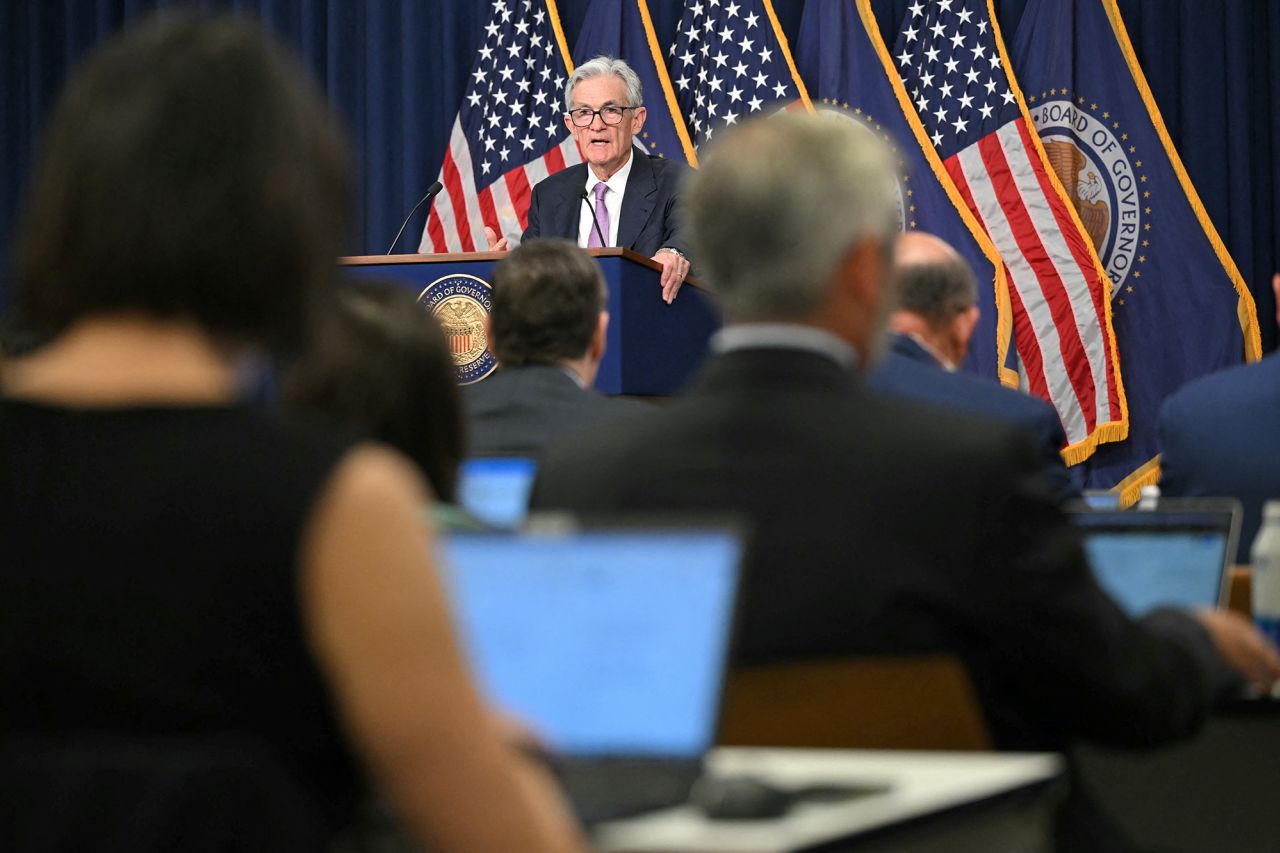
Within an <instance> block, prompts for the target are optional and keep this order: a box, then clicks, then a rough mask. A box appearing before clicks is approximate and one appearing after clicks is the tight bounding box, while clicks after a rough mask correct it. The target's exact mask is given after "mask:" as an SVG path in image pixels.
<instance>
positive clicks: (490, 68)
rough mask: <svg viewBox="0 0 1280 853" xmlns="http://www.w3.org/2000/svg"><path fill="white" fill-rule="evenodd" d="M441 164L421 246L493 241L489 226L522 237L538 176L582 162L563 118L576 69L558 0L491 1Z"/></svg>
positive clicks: (463, 248) (466, 247)
mask: <svg viewBox="0 0 1280 853" xmlns="http://www.w3.org/2000/svg"><path fill="white" fill-rule="evenodd" d="M484 32H485V38H484V43H483V45H482V46H481V47H480V52H479V55H478V56H477V57H476V63H475V66H474V67H473V68H472V70H471V77H470V83H469V84H468V86H467V93H466V97H465V99H464V100H463V104H462V109H461V110H460V111H459V112H458V117H457V118H456V119H455V120H454V122H453V130H452V132H451V133H450V135H449V149H448V150H447V151H446V152H445V155H444V165H442V166H441V167H440V182H441V183H442V184H444V191H443V192H441V193H440V194H439V195H438V196H436V199H435V202H434V203H433V204H432V206H431V212H430V213H429V214H428V216H427V227H426V229H425V230H424V231H423V233H422V245H421V246H420V247H419V249H418V251H420V252H423V253H432V252H471V251H477V250H480V251H483V250H484V249H486V248H488V244H487V243H486V241H485V235H484V227H485V226H486V225H488V226H489V227H490V228H492V229H493V230H494V231H495V232H496V233H497V234H498V235H499V236H503V235H505V236H506V237H507V238H508V239H509V240H510V241H511V245H513V246H514V245H515V244H516V243H517V242H519V240H520V234H521V232H523V231H524V227H525V224H526V222H527V221H528V214H529V193H530V190H531V189H532V187H533V185H534V184H536V183H538V181H540V180H542V179H543V178H545V177H546V176H547V175H550V174H553V173H555V172H558V171H560V170H561V169H563V168H564V167H566V166H572V165H574V164H575V163H580V162H582V155H581V153H579V151H578V146H577V143H575V142H574V141H573V137H572V136H570V135H569V131H568V130H567V129H566V128H565V126H564V119H563V115H564V84H565V82H566V80H567V79H568V75H569V74H571V73H572V72H573V65H572V62H571V60H570V59H569V55H568V51H567V50H566V49H565V42H564V34H563V31H562V30H561V28H560V21H559V15H558V12H557V10H556V5H555V0H540V2H532V0H494V2H493V4H492V9H491V11H490V13H489V21H488V24H487V25H486V26H485V28H484Z"/></svg>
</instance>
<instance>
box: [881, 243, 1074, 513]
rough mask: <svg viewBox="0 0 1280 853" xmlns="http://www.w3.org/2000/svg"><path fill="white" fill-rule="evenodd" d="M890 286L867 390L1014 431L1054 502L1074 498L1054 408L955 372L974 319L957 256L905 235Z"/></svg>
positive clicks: (967, 273)
mask: <svg viewBox="0 0 1280 853" xmlns="http://www.w3.org/2000/svg"><path fill="white" fill-rule="evenodd" d="M893 287H894V292H895V297H896V299H897V303H896V307H895V310H894V311H893V313H892V315H890V318H889V335H888V341H887V344H888V346H887V347H886V350H887V351H886V353H885V356H884V358H883V359H882V361H881V363H880V365H879V366H878V367H877V368H876V369H875V371H874V372H873V373H872V374H871V376H870V377H868V380H867V384H868V386H869V387H870V388H872V389H873V390H875V391H879V392H881V393H884V394H886V395H890V396H894V397H903V398H908V399H912V400H917V401H920V402H924V403H929V404H931V405H934V406H937V407H938V408H941V409H946V410H951V411H958V412H964V413H965V414H968V415H980V416H984V417H987V418H989V419H991V420H994V421H998V422H1000V423H1003V424H1012V425H1014V426H1017V427H1021V428H1022V430H1023V431H1024V432H1025V433H1026V434H1027V435H1028V436H1030V437H1031V439H1032V440H1033V441H1034V442H1035V446H1036V448H1037V451H1038V452H1039V454H1040V456H1041V458H1042V459H1043V461H1044V471H1045V475H1046V476H1047V477H1048V478H1049V479H1050V480H1051V481H1052V482H1053V486H1054V491H1055V494H1057V495H1058V497H1059V499H1060V500H1069V499H1072V498H1078V497H1080V488H1079V486H1077V485H1076V484H1075V482H1074V481H1073V480H1072V478H1071V475H1070V473H1069V472H1068V471H1067V469H1066V466H1065V465H1063V462H1062V456H1061V455H1060V453H1059V451H1060V450H1061V449H1062V446H1063V445H1064V444H1065V443H1066V435H1065V434H1064V433H1063V431H1062V424H1061V422H1060V421H1059V420H1058V413H1057V412H1056V411H1054V409H1053V407H1052V406H1050V405H1049V404H1048V403H1046V402H1044V401H1043V400H1039V399H1037V398H1035V397H1032V396H1031V395H1030V394H1025V393H1023V392H1021V391H1017V390H1014V389H1012V388H1006V387H1004V386H1003V385H1001V384H999V383H998V382H995V381H993V380H988V379H984V378H982V377H980V376H974V375H973V374H970V373H962V372H959V367H960V364H961V363H962V362H963V361H964V358H965V355H966V354H967V353H968V352H969V343H970V341H972V340H973V333H974V330H975V329H976V328H977V326H978V318H979V314H980V312H979V308H978V304H977V303H978V286H977V282H976V281H975V280H974V277H973V272H972V271H971V270H970V269H969V265H968V264H967V263H965V260H964V258H962V257H960V255H959V254H958V253H957V252H956V250H955V249H953V248H951V246H949V245H947V243H945V242H943V241H942V240H940V239H938V238H937V237H934V236H933V235H932V234H926V233H924V232H922V231H908V232H907V233H905V234H903V235H901V236H900V237H899V238H898V240H897V243H896V245H895V248H894V273H893Z"/></svg>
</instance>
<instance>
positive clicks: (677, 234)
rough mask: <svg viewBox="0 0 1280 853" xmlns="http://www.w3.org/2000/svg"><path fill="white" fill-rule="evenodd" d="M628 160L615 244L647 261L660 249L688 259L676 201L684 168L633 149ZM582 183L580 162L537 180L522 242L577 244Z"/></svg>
mask: <svg viewBox="0 0 1280 853" xmlns="http://www.w3.org/2000/svg"><path fill="white" fill-rule="evenodd" d="M631 157H632V161H633V162H632V164H631V174H630V175H629V176H628V177H627V189H626V192H625V193H624V194H623V196H622V211H621V213H620V214H619V216H618V242H617V245H618V246H620V247H621V248H624V249H631V250H633V251H635V252H638V253H640V254H641V255H644V256H645V257H646V258H651V257H653V256H654V255H655V254H656V253H657V251H658V250H659V249H662V248H671V249H679V250H680V251H681V252H682V253H683V254H685V255H686V256H687V255H689V254H690V251H689V239H688V236H687V235H686V234H685V229H684V220H683V216H682V215H681V210H680V205H679V201H678V198H677V193H678V190H679V184H680V179H681V178H682V177H683V176H684V174H685V172H686V171H687V168H688V167H686V166H685V165H684V164H683V163H678V162H676V161H675V160H666V159H663V158H661V157H650V156H648V155H646V154H641V153H640V151H639V150H633V151H632V152H631ZM586 180H587V164H586V163H578V164H577V165H575V166H570V167H569V168H567V169H561V170H560V171H559V172H556V173H555V174H554V175H551V176H550V177H547V178H544V179H542V180H541V181H539V182H538V183H537V184H536V185H535V186H534V188H533V195H532V198H531V199H530V201H529V224H528V226H527V227H526V228H525V229H524V234H523V236H521V238H520V240H521V242H524V241H526V240H535V239H537V238H538V237H564V238H565V239H568V240H572V241H574V242H575V243H576V242H577V241H578V221H579V218H580V217H581V215H582V206H583V205H584V204H587V202H584V201H583V200H582V190H583V187H584V186H585V185H586Z"/></svg>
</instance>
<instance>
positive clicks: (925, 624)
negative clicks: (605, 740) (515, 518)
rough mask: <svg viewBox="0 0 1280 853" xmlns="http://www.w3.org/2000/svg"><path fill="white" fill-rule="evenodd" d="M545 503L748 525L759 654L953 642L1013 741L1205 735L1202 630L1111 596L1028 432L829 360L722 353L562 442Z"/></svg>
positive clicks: (997, 729)
mask: <svg viewBox="0 0 1280 853" xmlns="http://www.w3.org/2000/svg"><path fill="white" fill-rule="evenodd" d="M532 500H533V504H534V506H535V507H538V508H565V509H570V510H575V511H578V512H580V513H582V514H584V515H590V514H592V513H607V512H609V511H614V512H616V511H618V510H638V511H648V512H650V513H652V512H657V511H661V512H663V513H689V514H691V515H694V514H696V513H698V512H717V511H718V512H721V513H723V512H726V511H729V512H736V513H739V514H741V515H742V516H743V517H744V518H745V519H747V520H748V521H749V522H750V523H751V524H752V525H753V529H754V536H753V539H752V541H751V544H750V554H751V556H750V558H749V561H748V565H747V569H746V575H745V578H744V586H743V589H742V594H741V607H742V613H741V621H740V631H739V636H738V642H737V646H736V649H737V657H738V660H739V661H740V662H743V663H756V662H765V661H770V660H785V659H799V658H811V657H820V656H825V655H841V654H886V653H894V652H907V651H911V652H925V651H947V652H951V653H954V654H956V655H958V656H959V657H960V658H961V659H962V660H963V661H964V662H965V664H966V665H967V666H968V668H969V670H970V672H971V673H972V675H973V679H974V683H975V686H976V689H977V691H978V693H979V696H980V698H981V700H982V702H983V705H984V708H985V710H986V713H987V715H988V720H989V722H990V724H991V728H992V732H993V735H994V737H995V738H996V740H997V742H998V743H999V744H1000V745H1002V746H1004V747H1006V748H1034V749H1046V748H1057V747H1059V746H1061V745H1063V744H1065V743H1066V742H1067V741H1069V740H1070V739H1072V738H1073V737H1076V736H1088V737H1090V738H1093V739H1096V740H1099V741H1104V742H1115V743H1126V744H1131V745H1138V744H1146V743H1154V742H1158V741H1163V740H1168V739H1172V738H1175V737H1178V736H1182V735H1186V734H1188V733H1190V732H1191V731H1192V730H1194V729H1195V727H1196V726H1197V725H1198V724H1199V722H1200V720H1201V718H1202V716H1203V714H1204V713H1205V710H1206V708H1207V706H1208V704H1209V702H1210V700H1211V698H1212V695H1213V693H1214V690H1215V686H1217V685H1216V682H1215V679H1216V678H1217V677H1218V676H1219V675H1220V674H1221V671H1220V669H1219V663H1218V659H1217V656H1216V654H1215V652H1214V651H1213V648H1212V646H1211V644H1210V643H1209V640H1208V637H1207V635H1206V634H1205V632H1204V631H1203V630H1202V629H1201V628H1200V626H1199V625H1198V623H1196V622H1194V621H1193V620H1191V619H1190V618H1189V617H1187V616H1186V615H1184V614H1182V613H1180V612H1174V611H1161V612H1159V613H1158V614H1156V615H1153V616H1150V617H1148V618H1147V619H1146V620H1144V623H1143V624H1138V623H1135V622H1133V621H1131V620H1130V619H1129V618H1127V617H1126V616H1125V614H1124V613H1122V612H1121V611H1120V609H1119V608H1118V607H1117V606H1116V605H1115V604H1114V603H1113V602H1112V601H1111V600H1110V599H1109V598H1108V597H1107V596H1106V595H1105V594H1104V593H1103V592H1102V590H1101V589H1100V588H1099V587H1098V586H1097V584H1096V583H1095V582H1094V581H1093V579H1092V576H1091V574H1090V572H1089V569H1088V567H1087V565H1086V564H1085V558H1084V554H1083V551H1082V549H1081V546H1080V543H1079V540H1078V538H1077V536H1076V534H1075V530H1074V528H1073V527H1072V526H1071V525H1070V523H1069V522H1068V521H1067V519H1066V518H1065V517H1064V515H1063V514H1062V512H1061V511H1060V510H1059V509H1058V505H1057V502H1056V501H1055V500H1054V499H1053V496H1052V495H1050V494H1049V493H1048V489H1047V487H1046V485H1045V482H1044V479H1043V477H1041V476H1040V475H1039V465H1038V464H1037V460H1036V458H1035V454H1034V453H1033V452H1032V450H1031V448H1030V445H1029V443H1028V442H1027V440H1026V439H1025V438H1024V437H1023V435H1022V433H1021V432H1019V431H1017V430H1016V429H1014V428H1012V427H1007V426H1004V425H1000V424H993V423H985V422H978V421H971V420H969V419H967V418H965V417H964V416H962V415H956V416H954V417H952V418H949V419H948V420H947V421H946V422H945V423H943V422H940V421H939V420H938V419H937V417H936V416H935V415H934V414H933V413H932V412H931V410H928V409H923V408H919V407H917V405H916V404H912V403H908V402H906V401H899V400H893V399H888V398H884V397H880V396H878V395H872V394H869V393H866V392H865V391H864V390H862V389H861V388H859V387H858V386H857V383H856V381H855V379H854V378H853V377H852V376H851V375H849V374H848V373H847V372H845V371H843V370H842V369H840V368H839V367H838V366H837V365H836V364H835V363H834V362H832V361H831V360H829V359H827V358H825V357H823V356H820V355H817V354H814V353H808V352H804V351H800V350H780V349H754V350H740V351H737V352H733V353H729V354H725V355H721V356H718V357H715V358H713V359H712V360H711V361H710V362H709V363H708V365H706V366H705V367H704V369H703V372H702V374H701V375H700V377H699V378H698V379H697V380H696V382H695V384H694V385H693V386H692V388H691V390H690V391H689V392H688V394H687V396H685V397H684V398H682V399H679V400H677V401H674V402H672V403H671V404H670V405H667V406H663V407H662V408H658V409H654V410H653V411H651V412H649V413H647V414H645V415H642V416H639V417H636V418H629V419H627V420H625V421H618V422H616V423H614V424H610V425H609V427H608V428H607V429H602V430H593V431H591V432H590V433H587V434H582V435H579V436H576V437H575V438H574V440H573V441H572V442H565V443H563V444H558V445H556V446H554V447H552V448H551V449H550V450H549V451H548V453H547V454H546V455H545V456H544V459H543V463H542V465H541V467H540V471H539V475H538V478H537V481H536V483H535V485H534V494H533V499H532ZM672 594H673V595H678V594H679V593H678V591H677V590H673V591H672Z"/></svg>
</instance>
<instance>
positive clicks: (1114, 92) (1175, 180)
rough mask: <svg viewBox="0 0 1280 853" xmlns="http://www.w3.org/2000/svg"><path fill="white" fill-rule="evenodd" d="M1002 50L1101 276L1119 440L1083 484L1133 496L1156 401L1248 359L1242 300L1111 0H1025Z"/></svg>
mask: <svg viewBox="0 0 1280 853" xmlns="http://www.w3.org/2000/svg"><path fill="white" fill-rule="evenodd" d="M1153 13H1154V12H1153ZM1013 60H1014V63H1015V68H1016V71H1017V77H1018V80H1019V82H1020V83H1021V85H1022V91H1023V93H1024V95H1025V96H1026V99H1027V105H1028V107H1029V109H1030V112H1031V118H1032V120H1033V121H1034V122H1035V126H1036V129H1037V131H1038V132H1039V134H1040V139H1041V140H1042V142H1043V143H1044V147H1045V150H1046V151H1047V152H1048V155H1049V160H1050V162H1051V163H1052V164H1053V168H1054V171H1055V172H1056V173H1057V176H1058V178H1059V180H1060V181H1061V182H1062V184H1063V186H1064V187H1065V188H1066V191H1067V195H1068V196H1069V197H1070V198H1071V201H1072V202H1073V203H1074V204H1075V207H1076V210H1077V212H1078V213H1079V216H1080V220H1081V222H1082V223H1083V224H1084V228H1085V231H1086V232H1087V233H1088V235H1089V239H1090V241H1091V242H1092V243H1093V245H1094V246H1095V247H1096V248H1097V250H1098V254H1099V255H1100V256H1101V258H1102V263H1103V265H1104V266H1105V267H1106V271H1107V276H1108V277H1109V278H1110V281H1111V290H1112V293H1111V299H1112V316H1113V322H1114V325H1115V332H1116V343H1117V346H1118V347H1119V352H1120V361H1121V364H1123V365H1124V377H1125V391H1126V395H1127V397H1128V403H1129V417H1130V428H1129V438H1128V440H1127V441H1125V442H1123V443H1121V444H1118V445H1113V446H1109V447H1107V448H1105V449H1101V450H1099V452H1098V453H1097V454H1096V455H1095V456H1094V457H1093V458H1092V459H1090V460H1089V462H1088V468H1087V475H1086V485H1087V486H1089V487H1092V488H1111V487H1113V486H1116V485H1119V486H1120V490H1121V493H1122V494H1121V497H1122V500H1125V501H1128V500H1132V499H1135V498H1136V497H1137V492H1138V490H1139V489H1140V487H1141V486H1142V485H1144V484H1147V483H1154V482H1155V481H1156V480H1157V479H1158V477H1159V464H1158V458H1157V454H1158V453H1159V447H1158V438H1157V431H1156V427H1157V420H1158V417H1159V414H1160V405H1161V403H1162V402H1163V401H1164V398H1165V397H1166V396H1168V394H1169V393H1170V392H1172V391H1174V390H1176V389H1177V388H1178V387H1180V386H1181V385H1183V384H1184V383H1186V382H1188V381H1189V380H1191V379H1194V378H1195V377H1197V376H1200V375H1202V374H1205V373H1208V372H1210V371H1214V370H1218V369H1220V368H1223V367H1226V366H1228V365H1232V364H1237V363H1239V362H1240V361H1241V360H1242V359H1245V358H1248V359H1250V360H1252V359H1256V358H1258V357H1259V354H1260V352H1261V344H1260V340H1259V335H1258V323H1257V316H1256V314H1255V309H1254V305H1253V299H1252V297H1251V296H1250V294H1249V290H1248V288H1247V287H1246V286H1245V284H1244V281H1243V280H1242V279H1241V277H1240V273H1239V271H1238V270H1237V269H1236V266H1235V263H1234V262H1233V261H1232V260H1231V257H1230V256H1229V255H1228V254H1227V250H1226V247H1225V246H1224V245H1223V243H1222V240H1221V239H1220V238H1219V237H1218V233H1217V231H1216V230H1215V229H1214V227H1213V223H1212V222H1210V221H1209V217H1208V214H1207V212H1206V211H1205V209H1204V206H1203V205H1202V204H1201V203H1200V199H1199V197H1198V196H1197V194H1196V191H1195V188H1194V187H1192V185H1191V181H1190V179H1189V178H1188V176H1187V172H1186V170H1185V169H1184V168H1183V166H1182V161H1181V160H1180V159H1179V157H1178V153H1177V151H1176V150H1175V149H1174V147H1173V143H1172V140H1170V138H1169V134H1168V132H1167V131H1166V129H1165V126H1164V122H1163V121H1162V120H1161V118H1160V112H1159V110H1158V109H1157V108H1156V104H1155V101H1154V99H1153V98H1152V96H1151V90H1150V89H1149V88H1148V86H1147V82H1146V78H1145V76H1144V75H1143V73H1142V69H1141V68H1139V66H1138V62H1137V58H1136V56H1135V55H1134V52H1133V48H1132V46H1131V45H1130V43H1129V37H1128V34H1127V33H1126V32H1125V28H1124V23H1123V22H1122V21H1121V18H1120V13H1119V10H1118V9H1117V8H1116V4H1115V2H1114V0H1031V2H1030V3H1028V5H1027V7H1026V10H1025V11H1024V12H1023V15H1022V21H1021V23H1020V24H1019V26H1018V32H1017V34H1016V35H1015V37H1014V40H1013ZM1222 417H1223V418H1224V419H1225V420H1226V421H1227V422H1229V419H1230V413H1229V412H1223V413H1222Z"/></svg>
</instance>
